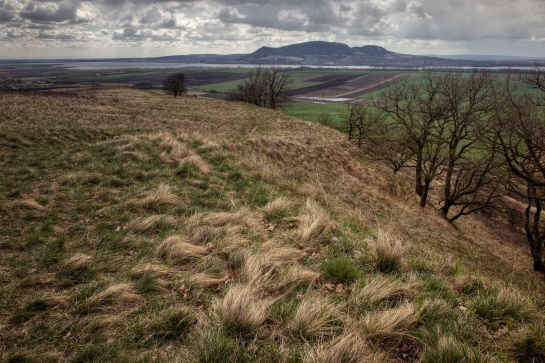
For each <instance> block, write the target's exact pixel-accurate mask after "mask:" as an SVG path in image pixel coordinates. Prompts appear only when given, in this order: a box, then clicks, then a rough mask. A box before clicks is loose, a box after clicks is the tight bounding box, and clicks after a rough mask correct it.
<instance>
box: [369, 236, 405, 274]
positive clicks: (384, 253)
mask: <svg viewBox="0 0 545 363" xmlns="http://www.w3.org/2000/svg"><path fill="white" fill-rule="evenodd" d="M373 249H374V256H375V261H376V264H377V269H378V270H379V271H381V272H384V273H390V272H397V271H401V270H402V269H403V264H404V262H403V258H404V256H405V248H404V247H403V245H402V244H401V241H399V240H398V239H397V238H396V237H394V236H392V235H391V234H389V233H387V232H385V231H383V230H382V229H378V230H377V240H376V241H375V244H374V245H373Z"/></svg>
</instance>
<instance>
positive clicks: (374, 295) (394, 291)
mask: <svg viewBox="0 0 545 363" xmlns="http://www.w3.org/2000/svg"><path fill="white" fill-rule="evenodd" d="M413 287H414V283H411V282H403V281H401V280H399V279H397V278H393V277H387V276H382V275H375V276H373V277H371V278H369V279H368V280H367V281H365V283H364V285H363V287H357V288H355V289H354V290H353V291H352V294H351V295H350V297H349V304H350V305H351V306H352V307H354V308H355V309H357V310H358V311H364V310H366V309H369V308H371V307H374V306H376V305H378V304H380V303H383V302H386V303H387V302H392V301H398V300H400V299H402V298H404V297H406V296H408V295H410V293H411V289H412V288H413Z"/></svg>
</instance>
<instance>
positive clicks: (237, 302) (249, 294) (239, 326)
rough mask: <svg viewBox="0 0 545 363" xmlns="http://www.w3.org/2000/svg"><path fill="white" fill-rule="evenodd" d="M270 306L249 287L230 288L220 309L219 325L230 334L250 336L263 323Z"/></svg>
mask: <svg viewBox="0 0 545 363" xmlns="http://www.w3.org/2000/svg"><path fill="white" fill-rule="evenodd" d="M270 305H271V301H268V300H264V299H262V298H261V297H260V294H259V292H258V291H257V290H256V289H255V288H254V287H252V286H250V285H234V286H231V288H230V289H229V290H228V291H227V293H226V294H225V297H224V298H223V302H222V304H221V307H220V311H219V316H220V321H221V324H222V326H223V327H224V329H225V330H226V331H227V332H229V333H231V334H240V335H243V336H245V335H248V334H252V333H253V332H255V330H256V329H257V328H259V326H261V325H262V324H263V323H264V322H265V319H266V318H267V308H268V307H269V306H270Z"/></svg>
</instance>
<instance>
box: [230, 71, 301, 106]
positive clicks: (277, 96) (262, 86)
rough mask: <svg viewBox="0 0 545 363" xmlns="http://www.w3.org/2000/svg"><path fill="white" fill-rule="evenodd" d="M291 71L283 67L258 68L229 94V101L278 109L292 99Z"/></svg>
mask: <svg viewBox="0 0 545 363" xmlns="http://www.w3.org/2000/svg"><path fill="white" fill-rule="evenodd" d="M292 83H293V79H292V76H291V72H289V71H288V70H287V69H283V68H277V67H272V68H257V69H255V70H253V71H252V72H251V73H250V75H249V76H248V77H247V78H246V79H245V80H244V82H242V83H240V84H238V85H237V87H236V88H235V89H233V90H231V91H229V92H228V94H227V99H228V100H229V101H240V102H247V103H251V104H253V105H257V106H260V107H266V108H272V109H276V108H278V107H282V106H285V105H286V104H287V103H288V102H289V101H290V86H291V84H292Z"/></svg>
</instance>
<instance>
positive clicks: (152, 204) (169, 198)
mask: <svg viewBox="0 0 545 363" xmlns="http://www.w3.org/2000/svg"><path fill="white" fill-rule="evenodd" d="M181 202H182V198H180V197H178V196H177V195H176V194H174V193H172V188H171V187H170V186H169V185H167V184H163V183H161V184H159V187H158V188H157V190H155V191H153V192H149V193H148V196H147V197H146V198H144V200H142V202H141V204H142V206H143V207H144V208H146V209H159V208H162V207H167V206H172V205H176V204H180V203H181Z"/></svg>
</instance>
